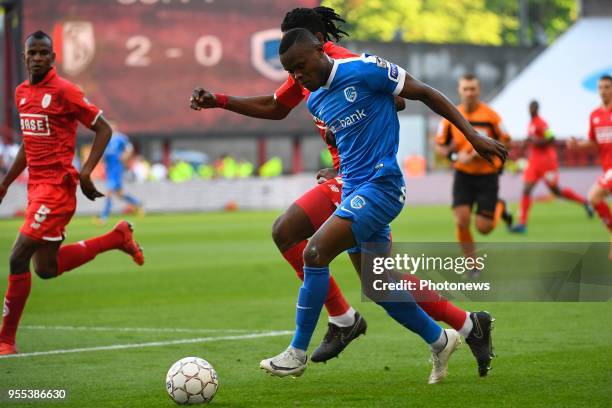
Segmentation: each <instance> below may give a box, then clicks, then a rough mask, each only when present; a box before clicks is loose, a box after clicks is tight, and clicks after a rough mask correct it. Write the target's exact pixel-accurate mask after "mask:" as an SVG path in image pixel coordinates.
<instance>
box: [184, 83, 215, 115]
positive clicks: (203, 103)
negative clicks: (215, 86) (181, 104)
mask: <svg viewBox="0 0 612 408" xmlns="http://www.w3.org/2000/svg"><path fill="white" fill-rule="evenodd" d="M189 102H190V103H191V109H193V110H201V109H208V108H216V107H217V106H218V104H217V98H216V97H215V95H214V94H212V93H210V92H208V91H205V90H204V89H202V88H195V89H194V90H193V92H192V93H191V99H190V100H189Z"/></svg>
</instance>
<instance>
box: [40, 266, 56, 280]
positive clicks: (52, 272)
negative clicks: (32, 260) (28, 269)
mask: <svg viewBox="0 0 612 408" xmlns="http://www.w3.org/2000/svg"><path fill="white" fill-rule="evenodd" d="M35 272H36V275H38V277H39V278H41V279H53V278H56V277H57V265H56V266H53V265H45V266H44V267H38V266H37V267H36V268H35Z"/></svg>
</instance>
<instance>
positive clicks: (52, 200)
mask: <svg viewBox="0 0 612 408" xmlns="http://www.w3.org/2000/svg"><path fill="white" fill-rule="evenodd" d="M75 210H76V183H75V182H74V181H73V180H72V179H66V181H65V182H64V184H29V185H28V208H27V209H26V214H25V222H24V223H23V225H22V227H21V228H20V229H19V232H21V233H22V234H23V235H25V236H27V237H28V238H32V239H35V240H38V241H40V240H44V241H62V240H63V239H64V237H65V230H66V225H68V223H69V222H70V219H72V216H73V215H74V212H75Z"/></svg>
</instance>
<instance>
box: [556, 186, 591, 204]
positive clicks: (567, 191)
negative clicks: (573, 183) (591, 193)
mask: <svg viewBox="0 0 612 408" xmlns="http://www.w3.org/2000/svg"><path fill="white" fill-rule="evenodd" d="M561 195H562V196H563V198H566V199H568V200H572V201H575V202H577V203H580V204H586V198H584V197H583V196H581V195H580V194H578V193H576V192H574V190H572V189H571V188H564V189H562V190H561Z"/></svg>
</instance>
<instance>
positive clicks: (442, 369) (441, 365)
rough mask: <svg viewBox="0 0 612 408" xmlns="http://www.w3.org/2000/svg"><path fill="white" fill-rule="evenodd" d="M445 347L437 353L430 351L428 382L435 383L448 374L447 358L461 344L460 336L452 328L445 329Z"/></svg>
mask: <svg viewBox="0 0 612 408" xmlns="http://www.w3.org/2000/svg"><path fill="white" fill-rule="evenodd" d="M444 331H445V332H446V338H447V342H446V347H444V348H443V349H442V351H440V352H439V353H433V352H432V353H431V360H430V361H431V363H432V366H433V367H432V369H431V374H430V375H429V381H428V384H437V383H439V382H440V381H442V380H443V379H444V378H446V376H447V375H448V360H449V359H450V356H451V354H453V352H454V351H455V350H457V347H459V345H460V344H461V336H460V335H459V333H457V332H456V331H455V330H453V329H446V330H444Z"/></svg>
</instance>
